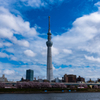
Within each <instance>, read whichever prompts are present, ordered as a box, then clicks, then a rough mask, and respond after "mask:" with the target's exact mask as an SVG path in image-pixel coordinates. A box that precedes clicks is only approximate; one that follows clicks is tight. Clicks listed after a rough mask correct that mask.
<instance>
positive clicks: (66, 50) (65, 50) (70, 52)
mask: <svg viewBox="0 0 100 100" xmlns="http://www.w3.org/2000/svg"><path fill="white" fill-rule="evenodd" d="M63 52H65V53H66V54H72V51H71V50H68V49H63Z"/></svg>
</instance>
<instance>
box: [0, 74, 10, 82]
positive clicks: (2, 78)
mask: <svg viewBox="0 0 100 100" xmlns="http://www.w3.org/2000/svg"><path fill="white" fill-rule="evenodd" d="M0 82H8V80H7V78H6V77H5V75H4V74H3V75H2V77H0Z"/></svg>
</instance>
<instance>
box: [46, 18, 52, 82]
mask: <svg viewBox="0 0 100 100" xmlns="http://www.w3.org/2000/svg"><path fill="white" fill-rule="evenodd" d="M47 35H48V41H47V42H46V45H47V80H49V81H50V82H51V80H53V67H52V45H53V42H52V41H51V35H52V34H51V30H50V16H49V29H48V33H47Z"/></svg>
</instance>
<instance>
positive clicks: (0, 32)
mask: <svg viewBox="0 0 100 100" xmlns="http://www.w3.org/2000/svg"><path fill="white" fill-rule="evenodd" d="M14 34H19V35H22V36H24V37H31V36H35V35H37V34H38V32H37V31H36V29H35V28H34V27H32V28H30V24H29V22H28V21H24V20H23V19H22V18H21V16H15V15H13V14H11V13H10V12H9V10H7V9H5V8H4V7H0V37H1V38H7V39H9V40H10V41H12V42H13V43H16V44H18V45H21V46H25V47H29V43H28V41H26V40H17V38H16V37H15V36H14ZM5 45H10V43H9V44H5ZM1 46H2V45H1Z"/></svg>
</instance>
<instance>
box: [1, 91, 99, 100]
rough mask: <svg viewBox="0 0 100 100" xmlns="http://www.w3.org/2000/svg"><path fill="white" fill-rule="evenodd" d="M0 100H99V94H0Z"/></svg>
mask: <svg viewBox="0 0 100 100" xmlns="http://www.w3.org/2000/svg"><path fill="white" fill-rule="evenodd" d="M0 100H100V93H99V92H98V93H50V94H47V93H46V94H0Z"/></svg>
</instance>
